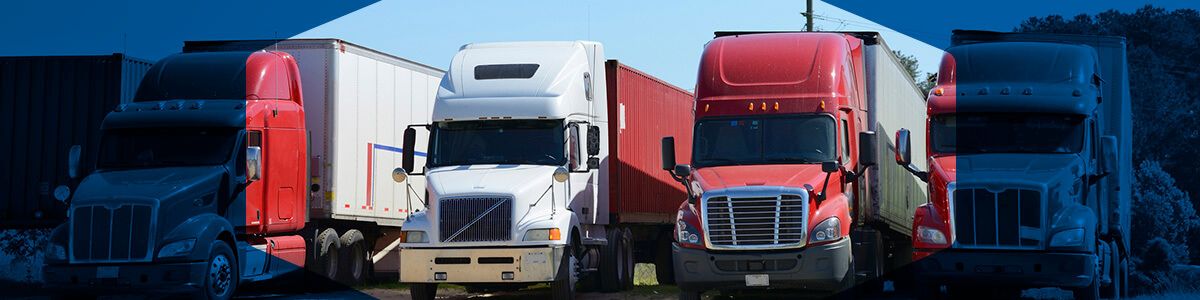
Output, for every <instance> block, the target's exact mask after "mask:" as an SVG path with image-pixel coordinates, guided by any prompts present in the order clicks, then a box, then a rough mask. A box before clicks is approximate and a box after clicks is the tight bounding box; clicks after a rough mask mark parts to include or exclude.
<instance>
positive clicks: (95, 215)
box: [70, 204, 153, 262]
mask: <svg viewBox="0 0 1200 300" xmlns="http://www.w3.org/2000/svg"><path fill="white" fill-rule="evenodd" d="M152 217H153V209H151V207H150V206H149V205H137V204H124V205H121V206H118V207H117V208H115V209H110V208H108V207H105V206H100V205H95V206H81V207H76V208H75V210H74V211H73V212H72V213H71V221H70V223H71V246H70V251H71V258H72V259H73V260H75V261H79V262H88V261H91V262H103V261H148V260H150V256H151V254H152V252H153V251H152V250H151V246H152V245H151V243H150V240H151V237H150V229H151V227H152V226H153V224H152V223H151V222H152V221H153V220H152Z"/></svg>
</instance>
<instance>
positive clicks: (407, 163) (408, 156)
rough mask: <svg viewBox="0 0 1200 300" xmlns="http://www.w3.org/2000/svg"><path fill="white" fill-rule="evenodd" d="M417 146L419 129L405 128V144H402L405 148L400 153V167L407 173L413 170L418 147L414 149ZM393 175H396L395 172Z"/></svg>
mask: <svg viewBox="0 0 1200 300" xmlns="http://www.w3.org/2000/svg"><path fill="white" fill-rule="evenodd" d="M416 146H417V130H416V129H413V128H408V129H405V130H404V144H403V146H401V147H402V148H403V149H401V153H400V154H401V155H400V168H401V169H403V170H404V171H406V172H405V174H408V172H411V171H412V170H413V156H414V155H415V154H416V152H415V151H416V149H414V148H415V147H416ZM392 176H393V177H394V176H395V174H394V173H393V175H392ZM397 182H399V181H397Z"/></svg>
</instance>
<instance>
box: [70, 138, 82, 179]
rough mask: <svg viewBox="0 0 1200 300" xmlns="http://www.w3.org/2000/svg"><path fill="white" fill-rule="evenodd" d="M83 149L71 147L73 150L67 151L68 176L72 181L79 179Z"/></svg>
mask: <svg viewBox="0 0 1200 300" xmlns="http://www.w3.org/2000/svg"><path fill="white" fill-rule="evenodd" d="M82 153H83V148H82V147H81V146H79V145H74V146H71V150H68V151H67V175H68V176H70V177H71V179H76V178H79V172H80V171H81V170H80V169H79V156H80V155H82Z"/></svg>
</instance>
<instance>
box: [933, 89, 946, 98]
mask: <svg viewBox="0 0 1200 300" xmlns="http://www.w3.org/2000/svg"><path fill="white" fill-rule="evenodd" d="M945 93H946V89H944V88H936V89H934V90H933V95H934V96H941V95H942V94H945Z"/></svg>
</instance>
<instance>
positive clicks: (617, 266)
mask: <svg viewBox="0 0 1200 300" xmlns="http://www.w3.org/2000/svg"><path fill="white" fill-rule="evenodd" d="M609 229H610V230H608V236H607V238H608V244H607V245H604V246H603V247H601V248H600V266H599V268H598V269H599V275H600V278H599V279H600V291H601V292H605V293H614V292H618V291H620V290H622V289H625V286H626V281H629V283H632V280H627V279H625V278H622V277H624V276H625V275H626V274H628V272H626V270H624V269H625V268H627V267H625V261H623V260H622V256H623V255H622V254H621V252H622V250H623V249H625V247H624V246H623V245H622V244H624V242H623V239H625V238H628V236H627V235H626V231H625V229H624V228H619V227H618V228H609ZM624 257H629V255H624Z"/></svg>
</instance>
